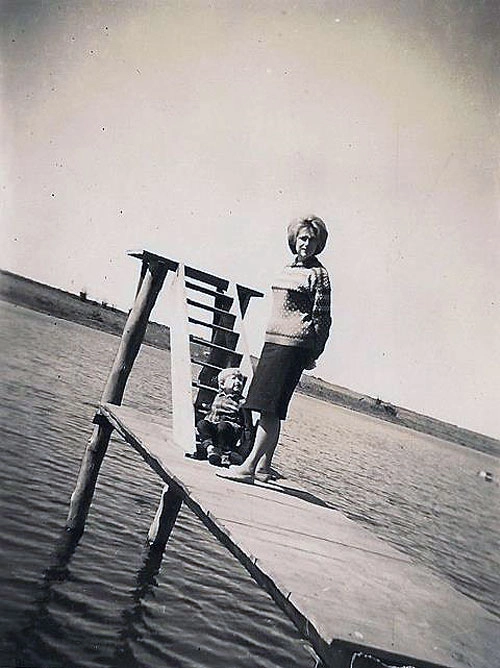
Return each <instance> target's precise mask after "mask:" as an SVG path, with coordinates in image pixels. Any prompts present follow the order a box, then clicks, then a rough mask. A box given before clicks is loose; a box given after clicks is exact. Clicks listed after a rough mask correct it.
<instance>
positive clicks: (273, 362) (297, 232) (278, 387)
mask: <svg viewBox="0 0 500 668" xmlns="http://www.w3.org/2000/svg"><path fill="white" fill-rule="evenodd" d="M327 237H328V231H327V229H326V225H325V223H324V222H323V221H322V220H321V218H318V217H316V216H309V217H307V218H302V219H300V220H298V221H295V222H293V223H291V224H290V225H289V226H288V245H289V247H290V250H291V251H292V253H293V254H294V255H295V259H294V261H293V262H292V263H291V264H290V265H287V266H286V267H285V268H284V269H283V271H282V272H281V274H280V275H279V276H278V278H277V279H276V281H275V282H274V283H273V285H272V294H273V307H272V313H271V319H270V322H269V323H268V326H267V329H266V337H265V343H264V347H263V349H262V353H261V356H260V360H259V363H258V365H257V369H256V370H255V374H254V377H253V380H252V383H251V385H250V389H249V391H248V397H247V400H246V402H245V408H247V409H249V410H252V411H256V412H258V413H260V418H259V422H258V425H257V433H256V436H255V443H254V446H253V448H252V451H251V452H250V454H249V455H248V458H247V459H246V460H245V462H244V463H243V464H242V465H241V466H238V467H234V468H231V469H229V470H228V471H224V472H222V471H221V472H220V473H217V475H218V476H220V477H223V478H229V479H230V480H236V481H239V482H247V483H253V481H254V479H255V478H257V479H259V480H262V481H265V482H267V481H268V480H271V479H273V478H274V477H276V474H275V473H274V472H273V470H272V469H271V463H272V459H273V455H274V451H275V449H276V446H277V444H278V438H279V435H280V429H281V420H284V419H285V418H286V414H287V410H288V404H289V403H290V399H291V398H292V395H293V392H294V390H295V388H296V387H297V383H298V382H299V379H300V376H301V374H302V371H304V369H314V367H315V366H316V360H317V359H318V357H319V356H320V355H321V353H322V352H323V350H324V348H325V345H326V341H327V339H328V335H329V332H330V325H331V322H332V320H331V315H330V279H329V277H328V272H327V270H326V269H325V267H323V265H322V264H321V263H320V262H319V260H318V259H317V257H316V256H317V255H318V254H319V253H321V251H322V250H323V249H324V247H325V244H326V240H327Z"/></svg>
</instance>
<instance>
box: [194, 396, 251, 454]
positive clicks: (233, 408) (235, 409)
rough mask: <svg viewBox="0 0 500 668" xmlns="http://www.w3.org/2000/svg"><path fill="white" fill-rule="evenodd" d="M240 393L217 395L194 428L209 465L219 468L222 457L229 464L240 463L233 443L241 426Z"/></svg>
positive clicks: (242, 399) (241, 402) (242, 422)
mask: <svg viewBox="0 0 500 668" xmlns="http://www.w3.org/2000/svg"><path fill="white" fill-rule="evenodd" d="M244 403H245V398H244V397H243V395H242V394H239V393H231V394H226V392H224V391H223V390H220V391H219V392H217V394H216V395H215V397H214V400H213V402H212V406H211V409H210V412H209V413H208V414H207V415H206V416H205V417H204V418H203V420H200V421H199V422H198V424H197V425H196V426H197V428H198V433H199V434H200V436H201V440H202V442H201V449H202V451H204V452H206V456H207V458H208V461H209V462H210V463H211V464H215V465H219V464H220V463H221V461H222V458H223V457H224V456H227V458H228V459H229V462H230V463H232V464H239V463H241V461H242V457H241V456H239V453H238V452H236V444H237V442H238V440H239V438H240V436H241V433H242V431H243V426H244V415H243V410H242V407H243V404H244Z"/></svg>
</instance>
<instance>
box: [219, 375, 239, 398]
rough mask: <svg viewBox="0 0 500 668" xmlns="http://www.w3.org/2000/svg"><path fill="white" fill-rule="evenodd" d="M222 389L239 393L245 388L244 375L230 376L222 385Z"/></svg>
mask: <svg viewBox="0 0 500 668" xmlns="http://www.w3.org/2000/svg"><path fill="white" fill-rule="evenodd" d="M222 389H223V390H224V391H225V392H234V393H237V394H239V393H240V392H241V390H242V389H243V377H242V376H239V375H236V374H234V375H232V376H228V377H227V378H226V379H225V381H224V383H223V385H222Z"/></svg>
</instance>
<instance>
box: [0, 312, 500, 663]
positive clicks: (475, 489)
mask: <svg viewBox="0 0 500 668" xmlns="http://www.w3.org/2000/svg"><path fill="white" fill-rule="evenodd" d="M0 315H1V322H2V324H1V328H0V354H1V358H2V359H1V365H2V380H3V382H2V385H1V401H0V425H1V430H2V466H1V467H0V495H1V507H2V516H1V527H0V531H1V536H2V541H1V547H0V578H1V586H2V589H1V591H2V596H1V599H0V632H1V633H0V641H1V645H0V665H1V666H2V667H3V666H43V667H44V668H45V667H48V666H50V667H51V668H52V667H54V668H56V667H61V668H62V667H64V668H69V667H71V666H78V667H89V668H90V667H94V666H120V667H128V666H130V667H136V666H137V667H139V666H141V667H142V666H144V667H145V668H146V667H147V668H156V667H158V668H164V667H165V666H168V667H175V666H180V667H183V668H223V667H225V666H227V667H228V668H229V667H234V666H238V667H240V666H241V667H242V668H246V667H248V668H255V667H259V668H260V667H262V668H267V667H269V668H277V667H282V668H294V667H297V668H299V667H300V668H306V667H312V666H314V665H315V660H314V657H313V656H312V654H311V651H310V649H309V648H308V645H307V643H305V642H304V641H302V640H301V639H300V638H299V636H298V634H297V632H296V631H295V628H294V627H293V625H292V624H291V622H290V621H289V620H288V619H287V618H286V617H285V616H284V615H283V614H282V613H281V612H280V611H279V610H278V609H277V607H276V606H275V605H274V603H273V602H272V601H271V599H270V598H269V597H268V596H267V594H265V593H264V592H263V591H262V590H261V589H260V588H259V587H258V586H257V585H256V584H255V583H254V582H253V580H252V579H251V578H250V576H249V575H248V574H247V573H246V571H245V570H244V569H243V568H242V567H241V566H240V565H239V563H238V562H237V561H236V560H235V559H234V558H233V557H232V556H231V555H230V554H229V553H228V552H227V551H226V550H225V549H224V548H222V546H220V545H219V543H218V542H217V541H216V539H215V538H213V537H212V536H211V534H210V533H209V532H208V531H207V530H206V529H205V527H204V526H203V525H201V523H200V522H199V521H198V520H197V519H196V518H195V517H194V516H193V515H192V514H191V513H190V512H189V511H188V510H185V509H182V510H181V513H180V515H179V518H178V520H177V523H176V525H175V528H174V531H173V533H172V536H171V539H170V541H169V544H168V546H167V550H166V552H165V555H164V557H163V561H162V564H161V568H160V570H159V572H158V573H156V574H155V572H154V571H153V575H154V577H152V576H151V572H150V571H149V570H148V567H147V563H146V562H145V558H146V555H147V551H146V549H145V546H144V541H145V538H146V536H147V532H148V528H149V525H150V523H151V521H152V519H153V516H154V513H155V510H156V506H157V503H158V500H159V496H160V492H161V489H162V484H161V483H160V481H159V479H157V478H156V476H155V475H154V474H153V473H152V472H151V470H150V469H149V468H148V467H147V466H146V465H145V464H144V463H143V462H142V460H141V458H140V457H139V456H138V455H137V454H136V453H135V451H133V450H132V449H131V448H130V447H128V446H126V445H124V444H123V443H122V442H121V441H120V440H119V439H115V438H113V439H112V442H111V445H110V448H109V450H108V454H107V456H106V458H105V460H104V463H103V466H102V469H101V474H100V477H99V481H98V486H97V491H96V495H95V497H94V502H93V505H92V507H91V511H90V514H89V518H88V521H87V526H86V531H85V533H84V535H83V538H82V540H81V543H80V545H79V547H78V548H77V550H76V552H75V554H74V556H73V559H72V561H71V562H70V565H69V573H68V574H67V577H65V578H61V579H60V581H57V580H56V581H48V580H47V579H44V572H45V570H46V569H47V567H48V566H49V564H50V561H51V554H52V551H53V549H54V547H55V544H56V542H57V539H58V536H59V532H60V530H61V528H62V527H63V525H64V521H65V518H66V514H67V510H68V502H69V498H70V495H71V492H72V491H73V488H74V484H75V481H76V477H77V474H78V469H79V464H80V459H81V456H82V454H83V451H84V448H85V445H86V442H87V440H88V437H89V435H90V433H91V420H92V417H93V414H94V411H95V405H96V403H97V401H98V399H99V395H100V393H101V391H102V388H103V384H104V381H105V379H106V376H107V373H108V370H109V368H110V366H111V363H112V361H113V358H114V354H115V352H116V349H117V346H118V342H119V340H118V339H117V338H116V337H113V336H110V335H107V334H104V333H102V332H98V331H95V330H91V329H88V328H85V327H82V326H80V325H76V324H74V323H70V322H66V321H62V320H58V319H56V318H52V317H49V316H46V315H42V314H38V313H34V312H32V311H28V310H25V309H22V308H20V307H15V306H11V305H9V304H5V303H1V302H0ZM169 365H170V361H169V354H168V353H167V352H165V351H160V350H156V349H153V348H143V349H142V351H141V353H140V355H139V357H138V360H137V362H136V366H135V368H134V371H133V374H132V376H131V379H130V381H129V385H128V389H127V393H126V396H125V400H124V403H125V404H129V405H132V406H134V407H136V408H141V409H142V410H144V411H146V412H152V413H153V412H154V413H157V414H165V415H167V414H169V410H170V390H169V388H170V368H169ZM277 464H278V466H279V467H280V468H281V469H282V470H283V471H284V472H286V473H288V474H289V475H290V476H292V477H299V478H300V479H301V482H302V484H303V485H304V486H306V487H307V488H308V489H310V491H312V492H315V493H317V494H318V495H319V496H321V497H322V498H324V499H326V500H327V501H329V502H330V503H332V504H333V505H334V506H335V507H337V508H339V509H341V510H342V511H344V512H345V513H346V514H348V515H349V516H350V517H352V518H354V519H355V520H356V521H358V522H360V523H361V524H362V525H363V526H365V527H367V528H369V529H371V530H372V531H374V532H375V533H376V534H377V535H379V536H381V537H382V538H384V539H385V540H387V541H389V542H391V543H392V544H394V545H396V546H398V547H399V548H400V549H402V550H403V551H404V552H406V553H407V554H409V555H411V556H412V557H413V558H414V559H415V560H416V561H417V562H419V563H421V564H424V565H425V566H426V567H428V568H430V569H431V570H432V571H434V572H435V573H437V574H439V575H440V577H442V578H443V579H446V580H448V581H449V582H450V583H451V584H452V585H453V586H454V587H455V588H456V589H458V590H459V591H462V592H464V593H465V594H466V595H468V596H470V597H471V598H473V599H475V600H477V601H478V602H479V603H480V604H481V605H483V606H484V607H485V608H487V609H488V610H490V611H491V612H492V613H493V614H495V615H496V616H499V617H500V607H499V603H498V591H499V573H500V568H499V566H500V564H499V556H498V549H497V548H498V544H499V537H500V536H499V523H498V509H499V500H500V491H499V490H500V488H499V487H498V485H497V484H495V483H490V484H488V483H486V482H484V480H483V479H481V478H480V477H479V476H478V475H477V473H478V472H479V471H480V470H487V471H491V472H492V473H493V474H494V475H495V476H496V479H497V480H498V479H499V477H500V462H499V460H498V459H497V458H495V457H492V456H489V455H485V454H482V453H478V452H474V451H472V450H469V449H467V448H464V447H461V446H456V445H453V444H451V443H446V442H444V441H441V440H438V439H436V438H433V437H431V436H426V435H424V434H419V433H416V432H412V431H410V430H407V429H405V428H402V427H398V426H397V425H393V424H390V423H386V422H381V421H379V420H376V419H374V418H370V417H368V416H365V415H361V414H357V413H354V412H351V411H347V410H344V409H341V408H337V407H334V406H332V405H330V404H327V403H324V402H321V401H317V400H314V399H310V398H308V397H304V396H298V395H297V396H296V397H295V399H294V401H293V404H292V408H291V414H290V418H289V420H288V421H287V422H286V423H285V424H284V429H283V434H282V439H281V445H280V447H279V450H278V455H277Z"/></svg>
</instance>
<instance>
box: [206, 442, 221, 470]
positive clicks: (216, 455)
mask: <svg viewBox="0 0 500 668" xmlns="http://www.w3.org/2000/svg"><path fill="white" fill-rule="evenodd" d="M207 456H208V461H209V462H210V464H212V466H220V464H221V454H220V450H219V448H218V447H217V446H215V445H214V444H213V443H210V445H209V446H208V447H207Z"/></svg>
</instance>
